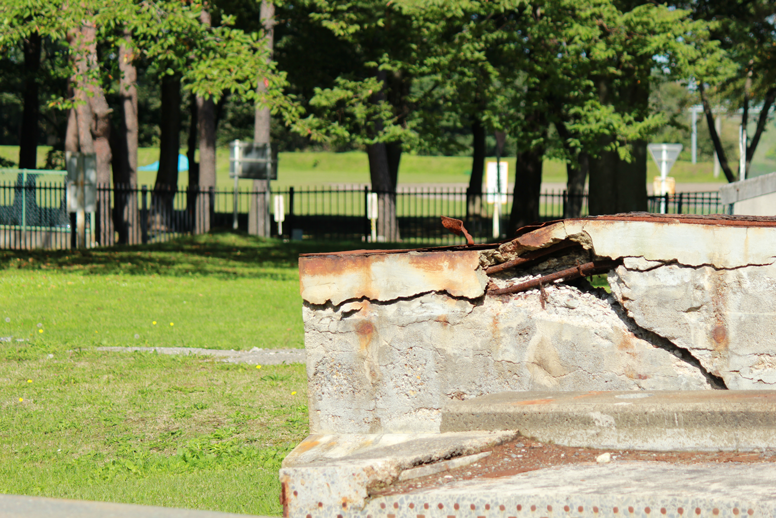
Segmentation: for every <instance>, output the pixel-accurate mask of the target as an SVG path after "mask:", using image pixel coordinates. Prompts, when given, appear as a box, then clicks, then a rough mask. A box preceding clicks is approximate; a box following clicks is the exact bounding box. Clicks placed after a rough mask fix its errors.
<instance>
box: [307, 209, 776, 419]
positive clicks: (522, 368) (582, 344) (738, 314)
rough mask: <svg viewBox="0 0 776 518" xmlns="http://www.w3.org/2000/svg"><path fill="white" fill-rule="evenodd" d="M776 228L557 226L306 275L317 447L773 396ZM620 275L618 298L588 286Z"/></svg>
mask: <svg viewBox="0 0 776 518" xmlns="http://www.w3.org/2000/svg"><path fill="white" fill-rule="evenodd" d="M774 236H776V220H751V219H745V218H744V219H742V218H734V217H731V218H724V219H720V218H717V219H709V218H689V219H688V218H684V219H676V218H673V219H666V218H659V217H657V218H656V217H648V216H647V215H641V216H637V217H634V216H621V217H599V218H587V219H580V220H566V221H562V222H556V223H553V224H548V225H544V226H540V227H537V228H535V229H528V231H524V233H523V234H522V235H520V236H518V237H517V238H515V239H514V240H512V241H510V242H507V243H504V244H501V245H500V246H499V245H493V246H492V247H484V248H483V247H480V248H479V249H472V248H468V249H466V248H459V249H454V250H447V251H410V252H407V251H393V252H387V253H377V252H362V253H346V254H328V255H327V254H322V255H311V256H305V257H302V258H301V259H300V271H301V284H302V297H303V299H304V322H305V344H306V349H307V370H308V378H309V385H310V387H309V388H310V390H309V397H310V402H309V407H310V427H311V432H312V433H422V432H437V431H438V430H439V425H440V420H441V409H442V408H443V407H444V406H445V405H446V404H447V403H448V402H450V401H454V400H462V399H469V398H472V397H476V396H481V395H485V394H491V393H496V392H504V391H526V390H556V391H591V390H701V389H719V388H736V389H745V388H767V387H768V386H769V384H773V383H775V382H776V342H775V340H776V338H774V336H775V335H774V333H776V323H773V318H772V313H773V311H772V309H771V308H772V307H773V302H774V298H775V297H776V266H774V264H773V263H774V254H773V253H772V252H769V251H768V248H769V247H768V246H767V243H769V242H772V241H773V237H774ZM591 272H608V279H609V283H610V286H611V288H612V293H611V294H609V293H607V292H606V291H604V290H603V289H594V288H592V287H591V286H590V285H589V283H587V281H585V280H584V279H579V280H572V278H573V277H575V276H576V277H579V273H584V274H589V273H591Z"/></svg>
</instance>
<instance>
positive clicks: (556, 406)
mask: <svg viewBox="0 0 776 518" xmlns="http://www.w3.org/2000/svg"><path fill="white" fill-rule="evenodd" d="M516 429H519V430H520V433H521V434H522V435H524V436H528V437H533V438H535V439H538V440H540V441H544V442H552V443H554V444H559V445H563V446H582V447H591V448H614V449H638V450H657V451H670V450H711V451H752V450H760V449H763V448H775V447H776V391H699V392H695V391H692V392H691V391H681V392H665V391H650V392H604V393H601V392H562V393H557V392H510V393H502V394H491V395H488V396H483V397H480V398H474V399H471V400H468V401H457V402H453V403H451V404H450V405H448V406H447V407H446V408H445V409H444V411H443V414H442V431H443V432H453V431H457V432H460V431H470V430H516ZM774 490H776V486H774Z"/></svg>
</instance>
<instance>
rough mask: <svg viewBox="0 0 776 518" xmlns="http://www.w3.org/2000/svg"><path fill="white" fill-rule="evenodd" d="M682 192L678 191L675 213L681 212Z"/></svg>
mask: <svg viewBox="0 0 776 518" xmlns="http://www.w3.org/2000/svg"><path fill="white" fill-rule="evenodd" d="M683 194H684V193H682V192H680V193H679V201H678V203H677V205H676V213H677V214H681V213H682V201H683V199H682V198H683Z"/></svg>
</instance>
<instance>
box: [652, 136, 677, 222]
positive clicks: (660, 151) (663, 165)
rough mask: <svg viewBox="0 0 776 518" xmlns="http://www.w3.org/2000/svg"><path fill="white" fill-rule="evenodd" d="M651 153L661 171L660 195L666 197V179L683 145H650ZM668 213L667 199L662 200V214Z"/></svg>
mask: <svg viewBox="0 0 776 518" xmlns="http://www.w3.org/2000/svg"><path fill="white" fill-rule="evenodd" d="M647 149H649V153H650V154H651V155H652V160H654V161H655V163H656V164H657V168H658V169H659V170H660V195H661V196H665V194H666V192H667V191H668V186H667V185H666V177H667V176H668V171H670V170H671V168H672V167H673V166H674V163H675V162H676V159H677V158H679V153H681V152H682V145H681V144H649V145H648V146H647ZM665 213H666V200H665V197H664V198H663V199H662V200H660V214H665Z"/></svg>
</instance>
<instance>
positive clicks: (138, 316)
mask: <svg viewBox="0 0 776 518" xmlns="http://www.w3.org/2000/svg"><path fill="white" fill-rule="evenodd" d="M330 246H331V247H333V248H336V247H338V246H339V247H340V248H347V247H348V245H347V244H339V243H334V244H332V245H330ZM320 247H321V245H316V244H309V243H287V244H284V243H282V242H280V241H277V240H259V239H256V238H252V237H249V236H246V235H241V234H226V233H224V234H212V235H204V236H197V237H189V238H182V239H178V240H175V241H172V242H169V243H166V244H154V245H146V246H128V247H114V248H97V249H91V250H83V251H59V252H51V251H35V252H17V251H2V252H0V337H5V338H6V339H11V340H17V339H24V340H28V341H29V343H30V344H36V345H37V344H59V345H63V346H67V347H86V346H99V345H103V346H168V347H206V348H218V349H251V348H253V347H259V348H300V347H303V346H304V337H303V328H302V318H301V312H302V309H301V308H302V300H301V297H300V296H299V274H298V267H297V261H298V255H299V253H303V252H305V251H315V250H318V249H320Z"/></svg>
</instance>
